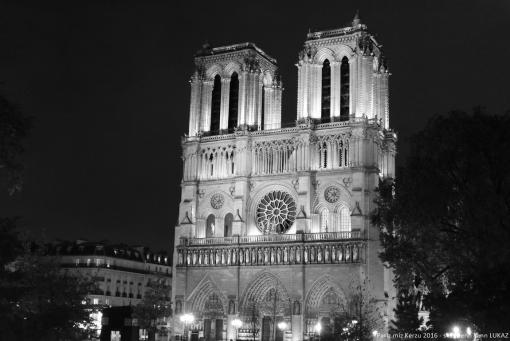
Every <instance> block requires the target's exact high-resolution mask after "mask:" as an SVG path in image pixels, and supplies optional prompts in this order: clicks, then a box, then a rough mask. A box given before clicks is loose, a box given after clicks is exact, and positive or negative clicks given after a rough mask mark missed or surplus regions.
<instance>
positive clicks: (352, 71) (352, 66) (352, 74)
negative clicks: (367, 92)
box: [349, 56, 358, 117]
mask: <svg viewBox="0 0 510 341" xmlns="http://www.w3.org/2000/svg"><path fill="white" fill-rule="evenodd" d="M357 87H358V57H357V56H353V57H352V58H351V59H349V92H350V94H349V116H351V117H352V116H355V115H357V108H356V105H357V98H358V91H357V89H358V88H357Z"/></svg>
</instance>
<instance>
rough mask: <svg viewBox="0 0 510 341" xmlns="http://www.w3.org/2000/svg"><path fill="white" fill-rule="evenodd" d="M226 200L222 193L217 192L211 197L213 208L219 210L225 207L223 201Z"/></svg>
mask: <svg viewBox="0 0 510 341" xmlns="http://www.w3.org/2000/svg"><path fill="white" fill-rule="evenodd" d="M224 202H225V198H224V197H223V195H222V194H220V193H216V194H214V195H213V196H212V197H211V206H212V208H214V209H216V210H219V209H220V208H222V207H223V203H224Z"/></svg>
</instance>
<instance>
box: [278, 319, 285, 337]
mask: <svg viewBox="0 0 510 341" xmlns="http://www.w3.org/2000/svg"><path fill="white" fill-rule="evenodd" d="M278 329H280V330H281V331H282V334H283V339H284V340H285V330H286V329H287V323H286V322H285V321H280V322H278Z"/></svg>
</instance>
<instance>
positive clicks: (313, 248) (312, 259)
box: [310, 246, 315, 263]
mask: <svg viewBox="0 0 510 341" xmlns="http://www.w3.org/2000/svg"><path fill="white" fill-rule="evenodd" d="M314 262H315V247H314V246H312V247H311V248H310V263H314Z"/></svg>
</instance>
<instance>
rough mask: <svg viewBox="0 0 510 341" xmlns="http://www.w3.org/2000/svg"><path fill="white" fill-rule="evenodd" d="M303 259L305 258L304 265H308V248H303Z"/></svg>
mask: <svg viewBox="0 0 510 341" xmlns="http://www.w3.org/2000/svg"><path fill="white" fill-rule="evenodd" d="M304 256H305V257H304V258H305V264H306V263H308V247H305V254H304Z"/></svg>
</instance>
